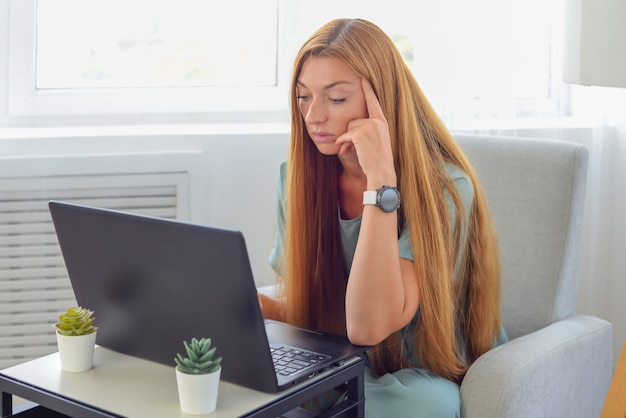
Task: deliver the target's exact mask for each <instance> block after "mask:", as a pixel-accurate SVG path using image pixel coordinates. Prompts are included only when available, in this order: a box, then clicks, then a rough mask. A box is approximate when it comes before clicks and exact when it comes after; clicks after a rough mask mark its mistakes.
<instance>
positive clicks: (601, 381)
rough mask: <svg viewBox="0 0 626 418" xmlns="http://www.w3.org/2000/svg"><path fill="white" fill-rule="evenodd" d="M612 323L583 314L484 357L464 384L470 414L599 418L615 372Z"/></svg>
mask: <svg viewBox="0 0 626 418" xmlns="http://www.w3.org/2000/svg"><path fill="white" fill-rule="evenodd" d="M612 339H613V337H612V326H611V324H610V323H609V322H607V321H604V320H602V319H599V318H596V317H592V316H588V315H577V316H572V317H570V318H567V319H565V320H562V321H558V322H555V323H553V324H551V325H549V326H547V327H545V328H543V329H541V330H538V331H536V332H533V333H531V334H528V335H525V336H522V337H519V338H516V339H514V340H511V341H509V342H508V343H506V344H503V345H501V346H499V347H496V348H494V349H493V350H491V351H489V352H487V353H485V354H484V355H483V356H481V357H480V358H479V359H478V360H477V361H476V362H475V363H474V364H473V365H472V366H471V367H470V369H469V370H468V372H467V375H466V376H465V378H464V380H463V383H462V384H461V402H462V403H461V405H462V413H461V415H462V416H463V417H464V418H489V417H520V418H527V417H568V418H573V417H581V418H588V417H598V416H600V413H601V411H602V406H603V404H604V400H605V398H606V394H607V392H608V388H609V385H610V382H611V374H612V363H613V357H612Z"/></svg>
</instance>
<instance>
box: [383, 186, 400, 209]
mask: <svg viewBox="0 0 626 418" xmlns="http://www.w3.org/2000/svg"><path fill="white" fill-rule="evenodd" d="M378 203H379V205H380V208H381V209H382V210H384V211H385V212H393V211H394V210H397V209H398V207H400V193H398V190H397V189H394V188H391V187H387V188H385V189H383V190H382V192H381V193H380V196H379V200H378Z"/></svg>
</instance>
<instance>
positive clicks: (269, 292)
mask: <svg viewBox="0 0 626 418" xmlns="http://www.w3.org/2000/svg"><path fill="white" fill-rule="evenodd" d="M256 291H257V293H262V294H264V295H265V296H269V297H274V296H276V285H273V284H270V285H267V286H260V287H257V288H256Z"/></svg>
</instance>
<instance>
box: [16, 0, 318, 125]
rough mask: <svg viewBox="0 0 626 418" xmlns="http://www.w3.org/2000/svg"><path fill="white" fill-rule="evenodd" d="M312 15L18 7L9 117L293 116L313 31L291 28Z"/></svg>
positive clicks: (21, 2)
mask: <svg viewBox="0 0 626 418" xmlns="http://www.w3.org/2000/svg"><path fill="white" fill-rule="evenodd" d="M303 3H304V2H303ZM309 8H310V6H309V5H308V4H306V3H304V4H300V2H291V1H283V0H255V1H247V0H229V1H216V0H177V1H173V0H170V1H162V2H161V1H159V2H154V1H149V0H134V1H132V2H128V1H121V0H109V1H105V2H103V1H100V0H11V2H10V10H9V13H10V15H9V19H10V22H11V25H10V33H9V42H10V53H9V54H10V58H9V74H10V79H11V82H10V83H9V114H10V116H57V115H58V116H64V115H119V114H122V115H124V114H125V115H132V114H161V115H162V114H169V115H176V114H185V113H187V114H189V113H202V114H209V113H217V114H228V113H234V112H243V113H245V112H261V113H271V112H286V111H287V108H288V105H287V103H288V96H287V87H286V83H287V80H288V78H289V76H288V74H289V72H290V65H291V60H292V59H293V56H295V53H296V51H297V48H298V47H299V46H300V44H301V43H302V42H303V40H304V39H305V37H306V36H308V35H309V33H310V31H311V30H312V25H299V26H297V25H296V26H294V25H289V21H290V20H293V19H294V18H297V17H298V16H306V15H308V14H309V13H307V10H308V9H309ZM296 20H298V19H296ZM287 27H288V29H287ZM286 30H289V35H288V36H287V35H286Z"/></svg>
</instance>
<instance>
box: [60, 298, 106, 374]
mask: <svg viewBox="0 0 626 418" xmlns="http://www.w3.org/2000/svg"><path fill="white" fill-rule="evenodd" d="M95 320H96V318H95V317H94V316H93V311H91V310H89V309H86V308H82V307H80V306H79V307H72V308H68V309H67V311H65V312H64V313H62V314H61V315H59V321H58V322H57V323H56V324H54V327H55V328H56V335H57V344H58V347H59V357H60V359H61V368H62V369H63V370H65V371H68V372H82V371H85V370H89V369H91V367H92V366H93V353H94V347H95V344H96V334H97V330H98V328H97V327H95V326H94V321H95Z"/></svg>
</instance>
